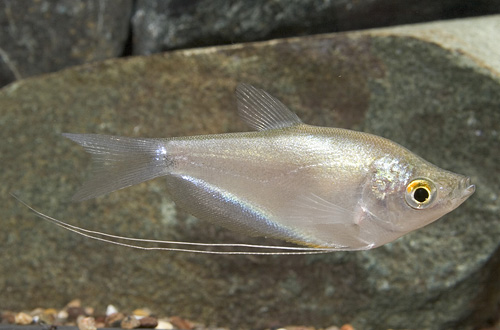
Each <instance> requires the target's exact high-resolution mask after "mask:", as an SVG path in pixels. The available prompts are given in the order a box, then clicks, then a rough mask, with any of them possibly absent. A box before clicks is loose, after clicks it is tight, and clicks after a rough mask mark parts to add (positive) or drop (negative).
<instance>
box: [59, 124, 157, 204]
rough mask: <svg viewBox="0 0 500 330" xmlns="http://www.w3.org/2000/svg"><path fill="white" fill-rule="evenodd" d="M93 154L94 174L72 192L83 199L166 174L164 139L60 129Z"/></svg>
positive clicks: (78, 199) (74, 198)
mask: <svg viewBox="0 0 500 330" xmlns="http://www.w3.org/2000/svg"><path fill="white" fill-rule="evenodd" d="M63 136H64V137H67V138H68V139H71V140H73V141H75V142H76V143H78V144H79V145H81V146H82V147H84V148H85V150H86V151H87V152H89V153H90V154H92V160H93V175H92V177H91V178H90V180H88V181H87V182H85V183H84V185H83V186H82V187H81V188H80V189H79V190H78V191H77V192H76V194H75V195H74V196H73V198H72V199H73V200H75V201H82V200H86V199H90V198H94V197H97V196H101V195H104V194H107V193H110V192H112V191H115V190H118V189H122V188H125V187H129V186H132V185H135V184H138V183H141V182H144V181H147V180H150V179H153V178H156V177H159V176H163V175H166V174H167V151H166V140H164V139H143V138H128V137H121V136H109V135H99V134H70V133H63Z"/></svg>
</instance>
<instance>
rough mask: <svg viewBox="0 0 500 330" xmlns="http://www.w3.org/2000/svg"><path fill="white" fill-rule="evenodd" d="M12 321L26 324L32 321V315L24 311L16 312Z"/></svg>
mask: <svg viewBox="0 0 500 330" xmlns="http://www.w3.org/2000/svg"><path fill="white" fill-rule="evenodd" d="M14 322H15V323H16V324H19V325H28V324H31V323H32V322H33V317H32V316H31V315H29V314H27V313H24V312H21V313H17V314H16V316H15V318H14Z"/></svg>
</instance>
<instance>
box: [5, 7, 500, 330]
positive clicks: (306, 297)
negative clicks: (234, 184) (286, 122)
mask: <svg viewBox="0 0 500 330" xmlns="http://www.w3.org/2000/svg"><path fill="white" fill-rule="evenodd" d="M495 29H496V30H497V31H498V29H500V16H491V17H484V18H479V19H471V20H458V21H451V22H445V23H435V24H425V25H417V26H409V27H405V28H404V29H400V28H392V29H382V30H371V31H364V32H353V33H343V34H331V35H323V36H316V37H306V38H294V39H284V40H278V41H271V42H263V43H250V44H245V45H233V46H228V47H218V48H207V49H199V50H186V51H177V52H171V53H165V54H161V55H155V56H150V57H135V58H129V59H125V60H109V61H105V62H101V63H94V64H88V65H83V66H80V67H77V68H72V69H68V70H64V71H61V72H58V73H55V74H51V75H46V76H43V77H39V78H33V79H29V80H24V81H19V82H16V83H13V84H11V85H9V86H8V87H6V88H4V89H2V90H1V91H0V109H1V112H2V115H1V117H0V128H1V130H0V132H1V138H2V141H3V143H2V144H1V145H0V155H1V156H0V157H1V163H2V172H1V174H0V179H1V182H2V185H1V186H0V196H1V199H2V201H3V202H2V213H1V214H2V218H1V221H2V229H3V230H2V231H1V232H0V242H1V243H0V250H1V251H2V255H1V257H0V258H1V262H0V290H1V292H2V299H1V300H0V309H2V310H4V309H20V308H28V309H29V308H34V307H35V306H40V305H43V306H47V305H49V306H58V305H63V304H65V303H66V302H67V301H68V300H69V299H72V298H74V297H79V298H81V299H82V301H84V302H85V304H88V305H94V306H96V307H99V306H101V305H102V304H108V303H112V304H116V305H117V306H119V307H120V308H121V309H126V308H127V307H128V306H131V307H136V306H146V307H149V308H151V309H152V310H153V312H159V311H165V310H168V311H169V312H168V313H169V314H176V315H180V316H182V317H186V318H190V319H196V320H201V321H203V322H205V323H206V324H220V325H229V326H230V327H231V328H237V327H239V328H248V327H253V328H257V327H262V326H268V325H270V324H276V323H278V324H311V325H314V326H316V327H320V326H323V327H326V326H328V325H330V324H343V323H346V322H350V323H352V324H353V326H354V327H355V328H359V329H382V328H412V329H422V328H428V329H444V328H453V329H460V328H465V329H466V328H471V327H472V326H473V325H478V324H479V323H481V322H484V320H485V319H487V318H491V317H492V314H493V313H494V308H496V307H495V306H497V304H498V302H499V300H500V297H499V296H500V294H499V291H498V290H497V289H498V277H497V276H495V275H494V274H498V272H499V271H500V269H499V268H500V265H499V264H500V263H499V262H498V259H499V258H498V252H495V251H497V249H498V246H499V240H498V237H500V221H499V216H498V214H499V210H500V201H499V198H498V187H499V186H500V175H499V174H500V154H499V153H498V150H497V149H498V148H497V147H496V146H498V144H499V142H500V137H499V135H498V132H499V130H500V124H499V123H500V112H499V111H498V109H499V108H500V74H499V72H500V66H499V65H498V62H496V61H495V60H492V59H493V58H498V54H499V48H498V47H499V46H498V45H500V35H499V34H493V35H491V34H490V31H494V30H495ZM471 43H473V44H471ZM472 45H473V46H472ZM477 45H481V46H480V47H479V48H478V47H477ZM241 81H243V82H248V83H251V84H254V85H256V86H258V87H261V88H263V89H265V90H267V91H269V92H270V93H271V94H273V95H275V96H276V97H278V98H280V99H281V100H282V101H283V103H285V104H286V105H288V106H289V107H290V108H291V109H293V110H294V111H296V112H297V113H298V115H299V116H300V117H301V118H302V119H303V120H304V121H305V122H307V123H310V124H313V125H324V126H339V127H348V128H354V129H360V130H363V131H367V132H372V133H375V134H378V135H382V136H385V137H388V138H390V139H392V140H394V141H396V142H399V143H401V144H402V145H404V146H406V147H408V148H409V149H410V150H412V151H414V152H416V153H417V154H420V155H421V156H423V157H424V158H426V159H428V160H429V161H431V162H433V163H435V164H437V165H439V166H440V167H443V168H448V169H450V170H452V171H454V172H458V173H463V174H467V175H469V176H471V178H472V181H473V182H474V183H475V184H476V185H477V191H476V193H475V195H474V196H472V197H471V198H470V199H469V200H468V201H467V202H466V203H465V204H464V205H462V206H461V207H460V208H459V209H457V210H455V211H454V212H452V213H451V214H449V215H447V216H446V217H444V218H443V219H441V220H439V221H437V222H436V223H433V224H432V225H430V226H428V227H426V228H423V229H421V230H418V231H416V232H414V233H411V234H409V235H407V236H405V237H403V238H401V239H399V240H398V241H396V242H394V243H392V244H388V245H386V246H383V247H381V248H378V249H375V250H372V251H366V252H357V253H344V252H339V253H332V254H328V255H322V256H290V257H283V256H272V257H237V256H206V255H194V254H185V253H147V252H145V251H137V250H130V249H126V248H122V247H117V246H111V245H107V244H104V243H100V242H96V241H93V240H89V239H85V238H83V237H80V236H76V235H75V234H73V233H69V232H67V231H64V230H62V229H60V228H57V227H54V226H53V225H51V224H48V223H45V222H42V221H41V220H40V219H38V218H36V217H35V216H34V215H33V214H31V213H29V212H28V211H27V209H25V208H23V207H22V206H21V205H20V204H19V203H16V202H15V200H14V199H13V198H11V197H10V196H9V192H15V193H16V194H18V195H19V196H20V197H21V198H22V199H24V200H26V201H27V202H29V203H30V204H33V205H34V206H35V207H37V208H39V209H40V210H41V211H43V212H45V213H48V214H49V215H51V216H55V217H57V218H59V219H63V220H66V221H69V222H70V223H72V224H77V225H80V226H83V227H85V228H89V229H94V230H100V231H104V232H108V233H114V234H118V235H125V236H138V237H146V238H156V239H173V240H183V241H198V242H247V243H269V242H268V241H267V240H265V239H252V238H247V237H243V236H240V235H238V234H234V233H232V232H228V231H226V230H224V229H221V228H217V227H215V226H213V225H211V224H209V223H206V222H202V221H198V220H196V219H194V218H193V217H191V216H189V215H187V214H185V213H183V212H182V210H179V209H176V208H175V206H174V204H173V203H172V202H171V201H170V200H169V199H168V197H167V192H166V189H165V186H164V183H163V181H162V180H161V179H156V180H153V181H151V182H147V183H144V184H141V185H138V186H136V187H131V188H128V189H125V190H122V191H119V192H115V193H112V194H110V195H108V196H105V197H102V198H99V199H96V200H90V201H86V202H83V203H71V202H70V201H69V199H70V197H71V194H72V193H74V192H75V190H76V189H77V187H78V186H79V185H80V184H81V183H82V181H83V180H84V179H85V177H86V176H87V175H88V174H89V168H88V164H89V157H88V156H87V155H85V153H84V152H83V150H81V149H80V148H79V147H77V146H75V145H73V144H72V143H71V142H70V141H67V140H65V139H64V138H62V137H61V136H60V133H61V132H87V133H102V134H117V135H126V136H144V137H166V136H180V135H194V134H208V133H221V132H229V131H242V130H246V128H245V126H244V125H243V124H242V123H240V122H239V121H238V120H237V116H236V111H235V104H234V97H233V95H232V93H233V90H234V88H235V86H236V84H237V83H238V82H241ZM495 253H497V255H496V257H493V256H494V254H495ZM488 260H490V262H489V263H488V262H487V261H488ZM485 306H486V307H485ZM491 306H493V307H491ZM487 307H489V308H490V309H489V310H488V311H487V312H485V310H486V308H487ZM101 308H102V306H101ZM472 320H473V321H474V322H477V323H475V324H472V323H471V322H472Z"/></svg>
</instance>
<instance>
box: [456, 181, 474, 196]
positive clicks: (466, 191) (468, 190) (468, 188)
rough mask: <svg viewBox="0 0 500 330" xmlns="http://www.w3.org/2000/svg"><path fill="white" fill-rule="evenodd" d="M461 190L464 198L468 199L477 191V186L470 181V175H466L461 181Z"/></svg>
mask: <svg viewBox="0 0 500 330" xmlns="http://www.w3.org/2000/svg"><path fill="white" fill-rule="evenodd" d="M459 191H461V192H462V198H463V199H466V198H468V197H469V196H470V195H472V194H473V193H474V191H476V186H475V185H473V184H471V183H470V178H469V177H465V178H463V179H462V180H461V181H460V186H459Z"/></svg>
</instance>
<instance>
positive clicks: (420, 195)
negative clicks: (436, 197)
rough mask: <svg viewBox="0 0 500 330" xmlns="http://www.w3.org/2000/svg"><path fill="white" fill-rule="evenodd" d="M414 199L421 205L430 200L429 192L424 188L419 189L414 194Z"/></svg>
mask: <svg viewBox="0 0 500 330" xmlns="http://www.w3.org/2000/svg"><path fill="white" fill-rule="evenodd" d="M413 198H415V200H416V201H417V202H419V203H423V202H425V201H426V200H427V198H429V192H428V191H427V189H424V188H417V189H416V190H415V193H414V194H413Z"/></svg>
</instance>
